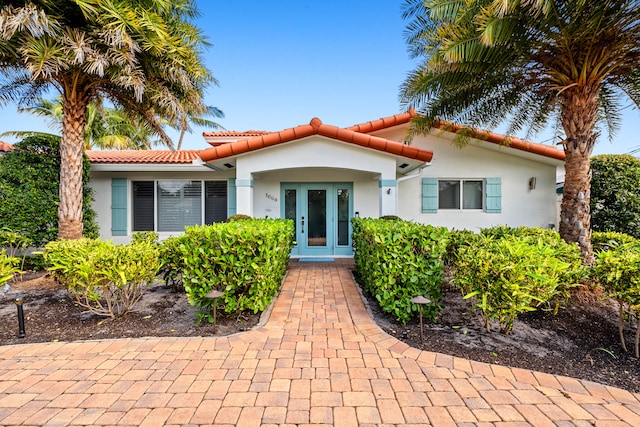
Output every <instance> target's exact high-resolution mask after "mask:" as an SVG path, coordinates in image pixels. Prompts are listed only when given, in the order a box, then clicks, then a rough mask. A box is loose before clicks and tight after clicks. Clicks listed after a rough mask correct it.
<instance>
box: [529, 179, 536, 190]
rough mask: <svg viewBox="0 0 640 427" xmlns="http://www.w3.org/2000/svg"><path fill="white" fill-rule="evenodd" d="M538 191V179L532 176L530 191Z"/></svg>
mask: <svg viewBox="0 0 640 427" xmlns="http://www.w3.org/2000/svg"><path fill="white" fill-rule="evenodd" d="M535 189H536V177H535V176H532V177H531V178H529V190H535Z"/></svg>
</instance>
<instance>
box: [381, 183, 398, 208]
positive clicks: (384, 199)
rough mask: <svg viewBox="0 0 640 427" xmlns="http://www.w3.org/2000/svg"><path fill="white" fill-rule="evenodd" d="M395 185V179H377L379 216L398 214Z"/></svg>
mask: <svg viewBox="0 0 640 427" xmlns="http://www.w3.org/2000/svg"><path fill="white" fill-rule="evenodd" d="M396 185H397V184H396V180H395V179H380V180H379V181H378V186H379V187H380V216H384V215H397V214H398V208H397V206H396Z"/></svg>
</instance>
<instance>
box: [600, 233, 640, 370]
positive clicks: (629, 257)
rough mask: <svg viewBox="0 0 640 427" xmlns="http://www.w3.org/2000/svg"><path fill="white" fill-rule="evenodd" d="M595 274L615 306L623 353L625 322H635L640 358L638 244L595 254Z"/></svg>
mask: <svg viewBox="0 0 640 427" xmlns="http://www.w3.org/2000/svg"><path fill="white" fill-rule="evenodd" d="M593 271H594V274H595V276H596V278H597V279H598V281H599V282H600V284H602V286H603V287H604V289H605V291H606V292H607V294H608V297H609V298H613V299H615V300H616V302H617V303H618V309H619V310H618V313H619V315H618V332H619V335H620V344H621V345H622V348H623V349H624V351H627V346H626V344H625V339H624V322H625V319H627V318H629V319H632V318H633V317H634V316H635V317H636V319H637V320H638V321H637V322H636V323H637V329H636V336H635V357H636V358H640V345H639V341H640V320H639V319H638V317H639V315H640V241H637V240H635V241H633V242H627V243H622V244H620V245H617V246H615V247H612V248H611V249H610V250H606V251H601V252H599V253H598V254H597V262H596V265H595V266H594V268H593Z"/></svg>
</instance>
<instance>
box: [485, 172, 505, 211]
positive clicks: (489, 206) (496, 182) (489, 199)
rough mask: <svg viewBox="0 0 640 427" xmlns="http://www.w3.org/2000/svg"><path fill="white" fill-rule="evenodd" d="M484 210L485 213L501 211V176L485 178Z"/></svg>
mask: <svg viewBox="0 0 640 427" xmlns="http://www.w3.org/2000/svg"><path fill="white" fill-rule="evenodd" d="M486 211H487V213H501V212H502V179H501V178H487V192H486Z"/></svg>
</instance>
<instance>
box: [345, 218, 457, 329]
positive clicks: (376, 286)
mask: <svg viewBox="0 0 640 427" xmlns="http://www.w3.org/2000/svg"><path fill="white" fill-rule="evenodd" d="M351 222H352V225H353V247H354V262H355V267H356V270H357V272H358V274H359V277H360V280H361V282H362V285H363V286H364V289H365V290H366V291H367V292H369V293H371V294H372V295H373V296H374V297H375V298H376V300H377V301H378V303H379V304H380V307H381V308H382V310H383V311H385V312H387V313H390V314H392V315H393V316H394V317H395V318H396V319H397V320H398V321H399V322H402V323H403V324H405V323H406V322H407V321H408V320H409V319H411V318H412V317H414V316H415V315H416V314H417V313H418V311H419V307H418V305H417V304H413V303H412V302H411V301H410V300H411V298H413V297H416V296H418V295H422V296H424V297H426V298H429V299H430V300H431V304H429V305H426V306H425V307H424V308H423V314H424V315H426V317H427V318H428V319H431V320H435V318H436V317H437V314H438V312H439V311H440V305H439V304H438V303H439V301H440V300H441V299H442V292H441V289H440V287H441V285H442V283H443V282H444V278H443V276H444V261H443V256H444V253H445V251H446V248H447V241H448V236H449V232H448V231H447V229H445V228H443V227H432V226H430V225H422V224H417V223H412V222H406V221H387V220H382V219H369V218H353V219H352V220H351Z"/></svg>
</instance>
